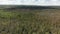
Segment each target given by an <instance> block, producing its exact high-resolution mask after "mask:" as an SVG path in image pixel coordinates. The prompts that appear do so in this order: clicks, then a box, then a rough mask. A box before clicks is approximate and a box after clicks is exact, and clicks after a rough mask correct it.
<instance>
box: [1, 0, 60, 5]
mask: <svg viewBox="0 0 60 34" xmlns="http://www.w3.org/2000/svg"><path fill="white" fill-rule="evenodd" d="M0 5H57V6H60V0H0Z"/></svg>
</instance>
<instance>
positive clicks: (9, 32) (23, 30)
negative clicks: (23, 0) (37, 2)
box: [0, 6, 60, 34]
mask: <svg viewBox="0 0 60 34" xmlns="http://www.w3.org/2000/svg"><path fill="white" fill-rule="evenodd" d="M0 34H60V8H59V7H58V8H57V7H45V6H0Z"/></svg>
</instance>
